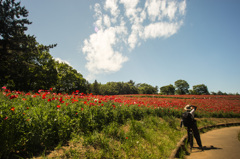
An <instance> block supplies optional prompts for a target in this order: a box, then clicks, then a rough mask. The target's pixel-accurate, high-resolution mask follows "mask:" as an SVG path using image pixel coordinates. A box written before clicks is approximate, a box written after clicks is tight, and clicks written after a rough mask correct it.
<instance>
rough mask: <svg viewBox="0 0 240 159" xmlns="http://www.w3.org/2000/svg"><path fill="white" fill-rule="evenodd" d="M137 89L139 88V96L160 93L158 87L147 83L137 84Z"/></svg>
mask: <svg viewBox="0 0 240 159" xmlns="http://www.w3.org/2000/svg"><path fill="white" fill-rule="evenodd" d="M137 88H138V93H139V94H157V93H158V88H157V87H153V86H151V85H149V84H146V83H139V84H137Z"/></svg>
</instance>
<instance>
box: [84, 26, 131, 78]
mask: <svg viewBox="0 0 240 159" xmlns="http://www.w3.org/2000/svg"><path fill="white" fill-rule="evenodd" d="M123 31H124V29H122V28H121V26H120V27H116V28H113V27H111V28H108V29H106V30H104V31H103V30H100V31H98V32H97V33H94V34H92V35H91V36H90V39H89V40H85V41H84V47H83V49H82V51H83V53H85V54H87V56H86V59H87V61H88V63H87V65H86V67H87V69H88V70H89V71H90V72H91V73H92V74H99V73H103V72H105V73H109V72H116V71H119V70H120V69H121V67H122V64H123V63H124V62H126V61H127V60H128V58H127V57H125V56H123V55H122V54H121V53H120V52H118V51H115V50H114V45H115V44H116V42H117V40H118V39H117V37H116V36H117V34H118V33H123Z"/></svg>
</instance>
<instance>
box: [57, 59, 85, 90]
mask: <svg viewBox="0 0 240 159" xmlns="http://www.w3.org/2000/svg"><path fill="white" fill-rule="evenodd" d="M55 63H56V70H57V81H56V85H55V87H56V89H57V91H60V92H68V93H71V92H73V91H75V90H80V91H81V92H83V93H85V92H86V90H87V89H86V87H87V86H86V84H87V82H86V80H85V79H84V78H83V76H82V74H80V73H78V72H77V70H75V69H73V68H72V67H71V66H69V65H68V64H66V63H63V62H62V63H60V62H58V61H56V62H55Z"/></svg>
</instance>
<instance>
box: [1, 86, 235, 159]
mask: <svg viewBox="0 0 240 159" xmlns="http://www.w3.org/2000/svg"><path fill="white" fill-rule="evenodd" d="M187 104H192V105H196V106H198V111H197V112H196V117H225V118H226V117H240V96H230V95H228V96H213V95H207V96H203V95H199V96H196V95H194V96H193V95H181V96H177V95H174V96H162V95H116V96H100V95H92V94H83V93H80V91H78V90H77V91H75V92H73V93H72V94H61V93H54V92H53V90H52V89H49V90H39V91H38V92H28V93H25V92H20V91H11V90H9V89H7V88H6V87H2V90H1V91H0V141H1V144H0V158H4V157H8V156H9V155H10V154H12V153H17V152H24V153H25V154H24V155H26V156H29V155H31V154H34V153H37V152H38V151H39V150H44V149H49V148H52V147H54V146H56V144H58V143H59V142H66V141H68V140H69V139H70V138H71V135H72V134H73V133H83V134H89V133H91V132H94V131H101V130H102V129H104V127H105V126H106V125H109V124H110V123H112V122H115V123H118V124H120V125H121V124H124V123H126V122H127V121H128V120H141V119H143V118H144V117H146V116H157V117H163V118H164V117H173V118H180V117H181V113H182V112H183V108H184V106H185V105H187ZM125 138H126V136H124V134H123V135H122V136H121V137H120V138H119V140H125ZM28 153H30V154H28ZM24 155H22V156H24Z"/></svg>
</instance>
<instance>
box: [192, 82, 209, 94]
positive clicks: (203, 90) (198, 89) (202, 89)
mask: <svg viewBox="0 0 240 159" xmlns="http://www.w3.org/2000/svg"><path fill="white" fill-rule="evenodd" d="M193 92H194V94H197V95H208V94H209V92H208V88H207V86H206V85H204V84H199V85H195V86H193Z"/></svg>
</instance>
